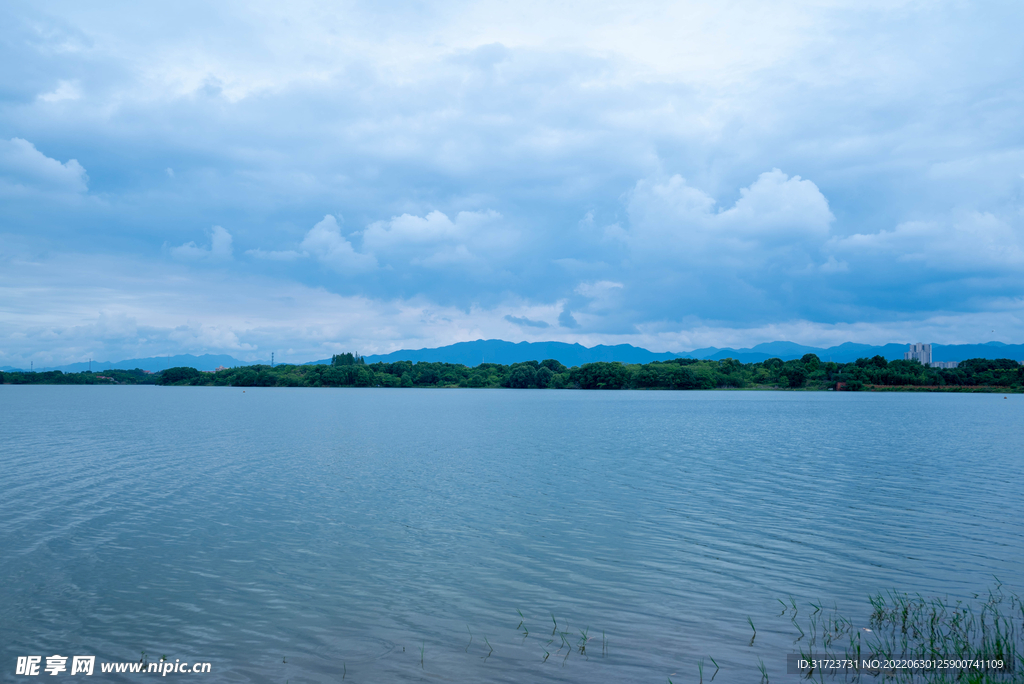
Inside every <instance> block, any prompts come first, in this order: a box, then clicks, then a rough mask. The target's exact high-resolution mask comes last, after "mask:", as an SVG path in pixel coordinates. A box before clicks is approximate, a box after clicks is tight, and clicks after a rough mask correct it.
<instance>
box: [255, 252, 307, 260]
mask: <svg viewBox="0 0 1024 684" xmlns="http://www.w3.org/2000/svg"><path fill="white" fill-rule="evenodd" d="M245 253H246V254H248V255H249V256H251V257H253V258H255V259H264V260H266V261H295V260H296V259H301V258H302V257H303V256H309V255H308V254H303V253H302V252H296V251H295V250H294V249H286V250H282V251H266V250H262V249H247V250H245Z"/></svg>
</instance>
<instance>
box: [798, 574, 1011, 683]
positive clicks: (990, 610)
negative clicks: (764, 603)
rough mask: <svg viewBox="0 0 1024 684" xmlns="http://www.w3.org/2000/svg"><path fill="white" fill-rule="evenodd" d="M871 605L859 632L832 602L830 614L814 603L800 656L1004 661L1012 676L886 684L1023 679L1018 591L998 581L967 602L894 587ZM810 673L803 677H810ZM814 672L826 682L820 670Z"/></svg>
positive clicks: (912, 678)
mask: <svg viewBox="0 0 1024 684" xmlns="http://www.w3.org/2000/svg"><path fill="white" fill-rule="evenodd" d="M868 601H869V603H870V606H871V614H870V617H869V618H868V624H869V626H868V627H856V626H855V625H854V623H853V622H852V621H851V620H850V619H848V618H846V617H844V616H842V615H840V614H839V610H838V607H837V606H835V605H834V606H833V608H832V609H831V610H830V611H828V610H825V608H824V606H823V604H822V603H821V602H819V603H817V604H815V603H812V604H811V605H812V606H813V607H814V608H815V611H814V612H813V613H811V614H810V616H808V631H809V632H810V633H811V636H810V638H809V639H808V641H807V643H806V644H805V645H804V646H803V647H801V649H800V653H801V656H802V657H803V656H806V655H810V654H815V655H816V657H819V658H821V657H842V658H844V659H853V660H856V661H857V662H861V659H862V658H865V657H867V656H869V655H870V656H872V657H874V656H882V657H884V656H900V657H907V658H913V659H921V660H932V659H940V658H951V659H958V660H1002V661H1003V662H1004V663H1007V664H1008V665H1009V666H1010V668H1011V669H1013V670H1014V672H1007V671H1003V670H996V669H976V670H966V671H959V670H956V671H951V670H945V671H943V670H925V671H913V672H911V671H905V670H900V671H892V672H886V673H885V678H886V681H887V682H894V683H908V684H909V683H912V682H915V683H916V682H929V683H945V682H969V683H974V684H981V683H989V682H993V683H994V682H1009V681H1016V682H1021V681H1024V677H1021V672H1022V671H1024V602H1022V600H1021V598H1020V597H1019V596H1017V595H1016V594H1013V593H1010V594H1007V593H1006V592H1004V591H1003V585H1002V583H1000V582H999V580H998V579H996V585H995V587H994V588H992V589H990V590H988V592H987V594H974V595H973V599H972V600H968V601H964V600H952V599H949V598H931V599H928V598H925V597H924V596H922V595H921V594H909V593H906V592H899V591H895V590H890V591H888V592H885V593H881V592H879V593H878V594H875V595H873V596H870V597H868ZM794 624H795V625H797V627H798V628H799V625H798V624H797V623H796V622H794ZM801 632H802V630H801ZM798 641H799V639H798ZM840 645H842V646H841V647H840ZM814 674H815V673H814V672H813V671H812V672H808V673H807V675H808V677H813V675H814ZM818 675H819V677H820V678H822V680H823V677H824V673H822V672H818Z"/></svg>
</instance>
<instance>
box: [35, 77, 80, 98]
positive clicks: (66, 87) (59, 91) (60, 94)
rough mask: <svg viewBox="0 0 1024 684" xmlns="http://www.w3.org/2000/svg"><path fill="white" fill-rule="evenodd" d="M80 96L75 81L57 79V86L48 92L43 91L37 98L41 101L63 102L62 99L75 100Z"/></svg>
mask: <svg viewBox="0 0 1024 684" xmlns="http://www.w3.org/2000/svg"><path fill="white" fill-rule="evenodd" d="M80 97H82V90H81V88H80V87H79V86H78V83H76V82H75V81H58V82H57V88H56V89H55V90H53V91H52V92H49V93H43V94H42V95H40V96H39V99H40V100H42V101H43V102H63V101H64V100H77V99H79V98H80Z"/></svg>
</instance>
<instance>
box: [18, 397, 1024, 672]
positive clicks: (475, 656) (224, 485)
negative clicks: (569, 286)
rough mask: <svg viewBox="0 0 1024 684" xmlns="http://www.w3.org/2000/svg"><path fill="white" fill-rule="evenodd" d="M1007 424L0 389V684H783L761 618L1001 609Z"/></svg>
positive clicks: (725, 404) (785, 648)
mask: <svg viewBox="0 0 1024 684" xmlns="http://www.w3.org/2000/svg"><path fill="white" fill-rule="evenodd" d="M1022 428H1024V396H1020V395H1017V396H1014V395H1010V396H1009V398H1007V399H1004V398H1003V395H938V394H914V395H910V394H906V395H902V394H854V393H843V394H836V393H769V392H671V393H670V392H607V393H602V392H559V391H509V390H372V389H371V390H359V389H352V390H346V389H331V390H315V389H255V388H250V389H248V390H247V391H246V392H245V393H243V392H242V390H241V389H234V388H205V387H204V388H157V387H13V386H2V387H0V429H2V433H0V435H2V436H0V477H2V488H0V549H2V552H3V553H2V557H0V616H2V617H0V651H2V654H0V662H2V672H3V675H2V677H3V678H4V680H5V681H6V680H20V681H26V680H24V679H22V678H20V677H15V676H14V669H15V667H14V666H15V660H16V656H18V655H33V654H38V655H52V654H55V653H56V654H62V655H69V654H86V655H88V654H92V655H96V656H97V659H98V660H101V661H102V660H138V659H139V656H140V652H141V651H143V650H145V651H146V652H147V653H149V654H150V657H151V659H155V658H159V656H160V655H163V654H166V655H167V656H168V657H169V658H170V659H171V660H174V659H182V660H187V661H190V662H191V661H196V660H200V661H209V662H211V663H212V667H213V672H212V674H211V675H206V676H203V677H202V680H203V681H207V682H214V681H239V682H241V681H254V682H281V683H282V684H283V683H284V682H286V681H290V682H328V681H329V682H337V681H339V680H340V679H341V676H342V674H343V673H344V674H345V677H346V680H345V681H352V682H393V681H449V682H471V681H472V682H554V681H557V682H595V681H607V682H634V681H635V682H659V683H663V682H665V681H666V679H667V677H669V676H672V678H673V680H674V681H676V682H680V681H697V666H696V663H697V660H698V659H699V658H700V657H705V656H712V657H714V658H715V660H716V661H718V663H719V664H720V665H721V666H722V671H721V672H720V673H719V675H718V677H717V678H716V680H715V681H716V682H726V683H727V682H750V681H757V680H758V679H759V678H760V677H759V674H758V672H757V660H758V658H762V659H763V660H764V662H765V665H766V666H767V668H768V672H769V674H771V675H773V679H778V680H782V681H787V680H790V679H791V680H793V681H794V682H795V681H798V680H797V679H796V677H795V676H787V675H785V674H784V672H785V654H786V653H787V652H789V651H790V650H791V648H790V647H791V644H792V642H793V639H794V637H795V636H796V634H795V633H794V630H793V628H792V626H791V625H790V624H789V623H788V622H787V621H786V619H785V618H776V617H775V616H776V615H777V614H778V612H779V604H778V602H777V599H778V598H786V597H788V596H793V597H794V598H795V599H796V600H797V601H799V602H802V603H805V602H807V601H809V600H812V599H819V598H820V599H824V600H825V601H827V602H829V603H832V602H835V603H836V604H838V606H839V608H840V610H841V611H843V612H844V613H846V614H847V615H849V616H850V617H853V618H855V620H861V624H863V619H864V617H865V616H866V615H867V613H868V612H869V611H868V610H867V608H869V605H868V604H867V601H866V597H867V595H868V594H870V593H873V592H876V591H879V590H885V589H889V588H898V589H901V590H907V591H921V592H922V593H924V594H926V595H945V594H949V595H951V596H956V597H963V596H966V595H969V594H970V593H972V592H975V591H979V590H984V589H986V588H988V587H989V586H991V585H992V584H993V580H992V577H993V576H998V577H999V579H1001V580H1002V581H1003V582H1004V583H1006V584H1007V585H1008V586H1009V587H1010V588H1012V589H1015V590H1017V591H1021V590H1024V587H1022V586H1021V584H1022V580H1024V492H1022V489H1024V488H1022V484H1021V483H1022V482H1024V455H1022V451H1024V450H1022V446H1024V438H1022V436H1021V435H1022V434H1024V430H1022ZM517 609H518V610H520V611H522V613H523V615H524V616H525V618H526V620H525V624H526V627H527V628H528V630H529V632H530V633H529V636H528V637H525V638H524V636H523V634H522V630H521V629H520V630H519V631H517V624H518V623H519V621H520V617H519V615H518V614H517V612H516V611H517ZM552 613H553V614H554V615H555V617H556V618H557V620H558V625H559V627H560V628H562V629H566V628H568V629H570V630H573V632H574V633H575V631H576V630H578V629H583V628H587V627H589V630H590V631H589V634H590V636H592V637H595V636H596V639H593V640H592V641H591V642H590V645H589V646H588V648H587V650H588V654H589V659H587V658H584V657H582V656H580V655H579V654H577V653H573V654H572V655H570V656H569V657H568V658H567V659H563V656H564V655H565V653H566V650H565V649H562V651H561V652H558V653H556V648H557V647H558V645H559V643H560V640H559V638H558V637H555V643H554V644H552V645H550V646H548V645H547V642H548V640H549V639H551V638H552V636H551V631H552V628H553V624H552V619H551V614H552ZM748 615H749V616H751V618H752V619H753V621H754V623H755V625H756V626H757V628H758V636H757V639H756V640H755V642H754V644H753V645H752V646H751V645H749V642H750V636H751V631H750V627H749V625H748V624H747V621H746V618H747V616H748ZM602 631H603V632H604V635H605V637H604V639H605V640H606V641H604V642H603V641H602V635H601V633H602ZM470 634H472V640H471V639H470ZM485 638H486V640H487V642H489V643H490V647H492V648H493V651H491V649H490V648H489V647H488V646H487V644H486V643H485ZM569 638H570V639H571V640H572V641H573V643H575V642H577V641H578V640H579V636H578V634H575V635H574V636H570V637H569ZM605 646H606V650H607V654H606V655H604V656H603V657H602V650H603V648H604V647H605ZM421 649H422V652H421ZM545 649H547V650H548V651H549V652H551V653H552V656H551V657H550V658H549V659H548V660H547V661H546V662H544V661H543V660H542V659H543V657H544V652H545ZM421 653H422V665H421ZM488 654H489V656H488ZM706 676H707V675H706ZM178 677H179V678H188V676H186V675H178ZM147 678H152V675H150V676H149V677H147V676H145V675H134V676H132V675H122V680H123V681H139V680H145V679H147ZM171 678H172V679H173V678H174V676H173V675H172V676H171ZM108 680H111V681H114V680H115V679H113V678H108Z"/></svg>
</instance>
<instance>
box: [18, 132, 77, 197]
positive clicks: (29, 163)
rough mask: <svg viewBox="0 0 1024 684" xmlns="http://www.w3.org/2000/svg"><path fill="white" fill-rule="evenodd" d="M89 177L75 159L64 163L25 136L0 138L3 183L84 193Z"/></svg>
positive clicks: (54, 190) (53, 190)
mask: <svg viewBox="0 0 1024 684" xmlns="http://www.w3.org/2000/svg"><path fill="white" fill-rule="evenodd" d="M88 182H89V176H88V175H86V173H85V169H84V168H82V165H81V164H79V163H78V161H77V160H75V159H70V160H68V161H67V162H65V163H63V164H62V163H61V162H59V161H57V160H56V159H51V158H50V157H47V156H46V155H45V154H43V153H42V152H40V151H39V150H37V149H36V147H35V145H33V144H32V143H30V142H29V141H28V140H24V139H22V138H11V139H10V140H0V185H12V186H16V187H18V186H20V187H22V188H32V189H35V190H42V191H50V192H70V193H82V192H85V191H86V190H87V189H88Z"/></svg>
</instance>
